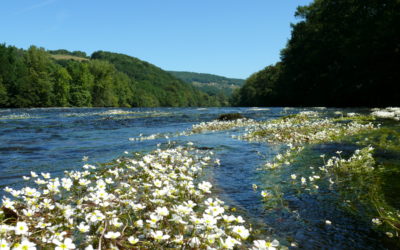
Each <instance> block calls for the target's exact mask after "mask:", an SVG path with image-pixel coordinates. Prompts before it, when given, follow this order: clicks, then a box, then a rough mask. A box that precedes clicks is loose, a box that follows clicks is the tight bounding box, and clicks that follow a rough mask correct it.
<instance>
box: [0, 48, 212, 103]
mask: <svg viewBox="0 0 400 250" xmlns="http://www.w3.org/2000/svg"><path fill="white" fill-rule="evenodd" d="M59 54H63V55H68V56H70V57H71V58H74V57H77V58H79V60H73V59H71V58H70V59H56V58H57V57H56V55H59ZM61 58H62V57H61ZM71 106H72V107H154V106H174V107H177V106H219V102H218V100H217V98H213V97H210V96H209V95H207V94H206V93H204V92H201V91H199V90H197V89H195V88H193V87H192V86H190V85H188V84H186V83H184V82H183V81H181V80H179V79H176V78H175V77H173V76H172V75H170V74H169V73H167V72H165V71H163V70H162V69H160V68H158V67H156V66H154V65H151V64H149V63H147V62H144V61H141V60H139V59H137V58H133V57H130V56H127V55H122V54H116V53H111V52H103V51H98V52H95V53H93V54H92V56H91V57H88V56H86V54H85V53H84V52H80V51H74V52H69V51H66V50H57V51H46V50H45V49H44V48H38V47H36V46H31V47H30V48H29V49H27V50H23V49H18V48H16V47H14V46H6V45H5V44H0V107H13V108H25V107H71Z"/></svg>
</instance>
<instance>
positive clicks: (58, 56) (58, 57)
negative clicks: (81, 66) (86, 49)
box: [51, 54, 89, 62]
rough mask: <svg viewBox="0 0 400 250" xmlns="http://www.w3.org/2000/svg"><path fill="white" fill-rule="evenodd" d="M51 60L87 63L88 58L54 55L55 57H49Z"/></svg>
mask: <svg viewBox="0 0 400 250" xmlns="http://www.w3.org/2000/svg"><path fill="white" fill-rule="evenodd" d="M51 57H52V58H54V59H56V60H75V61H79V62H82V61H89V59H88V58H84V57H79V56H71V55H61V54H56V55H51Z"/></svg>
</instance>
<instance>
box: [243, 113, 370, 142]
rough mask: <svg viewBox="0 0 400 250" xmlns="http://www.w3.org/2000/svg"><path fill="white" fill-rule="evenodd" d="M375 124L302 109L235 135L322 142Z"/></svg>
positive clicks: (250, 139) (260, 138)
mask: <svg viewBox="0 0 400 250" xmlns="http://www.w3.org/2000/svg"><path fill="white" fill-rule="evenodd" d="M375 128H376V126H375V125H374V124H373V123H367V124H362V123H359V122H355V121H351V122H348V123H342V122H337V121H335V120H334V119H332V118H319V117H318V113H316V112H303V113H299V114H296V115H290V116H286V117H283V118H279V119H276V120H272V121H266V122H264V123H258V124H256V125H255V126H251V127H249V128H248V129H247V132H246V133H245V134H244V135H241V136H239V137H238V138H239V139H244V140H248V141H266V142H269V143H292V144H303V143H321V142H326V141H333V140H337V139H340V138H342V137H344V136H349V135H353V134H357V133H360V132H361V131H365V130H371V129H375Z"/></svg>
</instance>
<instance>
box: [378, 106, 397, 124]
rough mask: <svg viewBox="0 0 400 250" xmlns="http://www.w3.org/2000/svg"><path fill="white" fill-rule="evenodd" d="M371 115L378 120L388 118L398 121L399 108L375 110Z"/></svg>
mask: <svg viewBox="0 0 400 250" xmlns="http://www.w3.org/2000/svg"><path fill="white" fill-rule="evenodd" d="M372 111H373V112H372V113H371V115H373V116H376V117H379V118H390V119H394V120H396V121H400V108H399V107H388V108H384V109H379V108H375V109H372Z"/></svg>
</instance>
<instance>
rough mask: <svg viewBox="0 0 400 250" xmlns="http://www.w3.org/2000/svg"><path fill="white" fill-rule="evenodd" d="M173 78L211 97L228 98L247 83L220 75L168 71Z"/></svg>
mask: <svg viewBox="0 0 400 250" xmlns="http://www.w3.org/2000/svg"><path fill="white" fill-rule="evenodd" d="M168 72H169V73H170V74H172V75H173V76H175V77H177V78H179V79H181V80H183V81H185V82H187V83H190V84H192V85H193V86H195V87H196V88H198V89H200V90H202V91H204V92H206V93H207V94H209V95H218V94H223V95H225V96H226V97H227V98H229V97H230V96H231V95H232V92H233V91H234V90H235V89H238V88H240V87H241V86H243V84H244V83H245V80H243V79H235V78H227V77H223V76H218V75H212V74H204V73H194V72H186V71H168Z"/></svg>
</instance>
